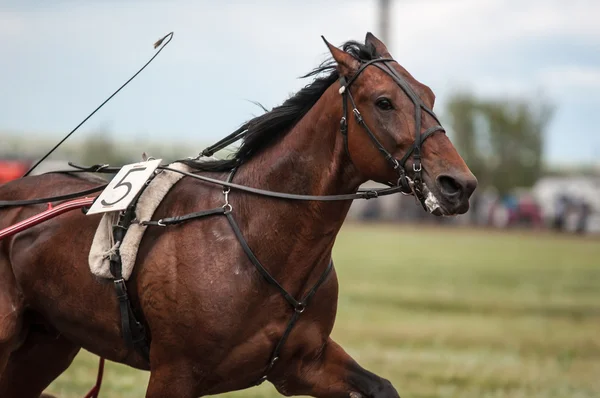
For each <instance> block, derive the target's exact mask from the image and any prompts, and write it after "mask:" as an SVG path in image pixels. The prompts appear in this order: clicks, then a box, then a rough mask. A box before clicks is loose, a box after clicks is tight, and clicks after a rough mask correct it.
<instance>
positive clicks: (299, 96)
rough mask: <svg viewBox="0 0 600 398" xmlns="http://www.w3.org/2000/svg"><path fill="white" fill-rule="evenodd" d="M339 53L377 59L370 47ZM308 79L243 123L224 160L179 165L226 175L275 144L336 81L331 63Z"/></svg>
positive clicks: (348, 47)
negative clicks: (236, 143) (232, 149)
mask: <svg viewBox="0 0 600 398" xmlns="http://www.w3.org/2000/svg"><path fill="white" fill-rule="evenodd" d="M343 49H344V51H346V52H347V53H349V54H351V55H352V56H353V57H354V58H356V59H357V60H359V61H361V62H366V61H370V60H372V59H374V58H376V56H377V54H376V51H375V48H374V46H372V45H365V44H362V43H358V42H356V41H348V42H346V43H344V46H343ZM312 76H315V79H314V80H313V82H312V83H310V84H308V85H307V86H305V87H304V88H302V89H301V90H300V91H298V92H297V93H296V94H294V95H293V96H292V97H290V98H288V99H287V100H286V101H285V102H284V103H283V104H281V105H279V106H277V107H275V108H273V109H272V110H271V111H267V112H266V113H264V114H262V115H260V116H257V117H255V118H254V119H251V120H249V121H247V122H246V123H244V124H243V125H242V129H243V130H245V131H246V134H245V136H244V139H243V141H242V144H241V146H240V147H239V149H238V150H237V151H236V152H235V153H233V154H232V156H230V157H229V158H228V159H223V160H204V159H202V158H201V159H200V160H197V159H185V160H180V162H182V163H185V164H187V165H188V166H190V167H192V168H193V169H195V170H198V171H229V170H231V169H233V168H234V167H236V166H237V165H240V164H242V163H244V162H245V161H246V160H247V159H249V158H250V157H252V156H253V155H255V154H256V153H258V152H259V151H260V150H262V149H264V148H266V147H267V146H269V145H270V144H272V143H273V142H275V140H276V139H277V138H279V137H282V136H283V135H285V134H286V133H287V132H289V131H290V130H291V129H292V128H293V127H294V125H295V124H296V123H298V121H300V119H302V117H304V115H306V113H307V112H308V111H309V110H310V108H312V107H313V105H314V104H315V103H316V102H317V101H318V100H319V98H320V97H321V96H322V95H323V93H324V92H325V90H327V88H328V87H329V86H331V85H332V84H333V83H334V82H335V81H336V80H338V78H339V74H338V71H337V69H336V64H335V61H334V60H333V59H328V60H326V61H325V62H323V63H322V64H321V65H319V66H318V67H317V68H315V69H313V70H312V71H311V72H309V73H307V74H306V75H304V76H302V77H301V78H307V77H312ZM263 109H264V108H263Z"/></svg>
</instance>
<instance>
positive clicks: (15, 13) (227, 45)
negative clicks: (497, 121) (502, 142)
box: [0, 0, 600, 163]
mask: <svg viewBox="0 0 600 398" xmlns="http://www.w3.org/2000/svg"><path fill="white" fill-rule="evenodd" d="M376 5H377V2H376V1H375V0H370V1H369V0H357V1H353V0H345V1H340V0H327V1H316V0H307V1H302V2H284V1H270V0H265V1H218V2H217V1H195V0H172V1H153V0H145V1H141V0H120V1H114V0H109V1H83V0H78V1H75V0H44V1H41V0H37V1H33V0H29V1H26V0H24V1H19V2H17V1H7V0H0V48H1V49H2V56H1V58H2V61H1V62H0V93H1V94H0V131H15V132H30V133H34V134H36V135H47V136H56V137H59V136H60V135H61V134H63V133H65V132H67V131H69V130H70V129H71V128H72V127H74V126H75V125H76V124H77V123H78V122H79V121H80V120H81V119H82V118H83V117H85V116H86V115H87V114H88V113H89V112H90V111H91V110H93V109H94V108H95V107H96V106H97V105H98V104H99V103H100V102H101V101H102V100H103V99H104V98H105V97H106V96H108V95H109V94H110V93H112V91H113V90H114V89H116V88H117V87H118V86H119V85H120V84H121V83H122V82H123V81H125V80H126V79H127V78H128V77H129V76H130V75H131V74H133V73H134V72H135V71H136V70H137V69H138V68H139V67H140V66H141V65H142V64H143V63H144V62H145V61H146V60H147V59H148V58H149V57H150V56H152V54H153V51H154V50H153V49H152V44H153V43H154V41H155V40H156V39H158V38H159V37H161V36H162V35H164V34H166V33H168V32H170V31H174V32H175V37H174V40H173V41H172V43H171V44H170V45H169V46H168V47H167V48H166V49H165V50H164V51H163V53H162V54H161V55H160V56H159V57H158V58H157V59H156V60H155V61H154V63H153V64H152V65H151V66H150V67H149V68H148V69H147V70H146V71H144V73H143V74H142V75H140V76H139V77H138V78H137V79H136V80H134V82H133V83H132V84H131V85H130V86H128V87H127V88H126V89H125V90H124V91H123V92H121V93H120V94H119V96H117V97H116V98H115V99H114V100H113V101H111V102H110V103H109V104H108V105H107V106H106V107H105V108H103V110H101V111H100V112H99V113H98V114H96V115H95V116H94V117H93V118H92V119H91V120H90V121H89V122H88V123H87V124H86V125H85V127H84V128H82V130H81V131H79V132H78V133H77V134H78V137H84V136H85V135H86V134H89V133H90V131H94V130H98V129H107V130H108V131H109V132H110V133H111V135H112V136H113V137H114V138H115V139H120V140H123V141H131V140H137V139H140V138H147V139H151V140H153V141H159V140H161V139H163V140H166V141H174V140H181V141H185V142H189V143H190V145H191V147H190V155H193V154H195V152H196V151H197V150H198V149H200V147H201V146H202V144H204V143H206V142H208V141H213V140H216V139H218V138H219V137H221V136H223V135H226V134H228V133H229V132H231V131H232V130H234V129H235V128H236V127H238V126H239V125H240V124H241V123H242V122H243V121H245V120H246V119H248V118H250V117H252V116H254V115H256V114H258V113H260V110H259V109H258V108H257V107H256V106H255V105H253V104H252V103H251V102H249V101H250V100H254V101H259V102H261V103H262V104H264V105H265V106H266V107H268V108H270V107H272V106H275V105H277V104H279V103H281V102H282V101H283V100H284V99H285V98H287V96H289V95H290V94H291V93H292V92H294V91H296V90H297V89H299V88H300V87H302V86H303V85H304V84H306V83H307V81H305V80H300V79H298V76H300V75H302V74H304V73H306V72H307V71H309V70H310V69H312V68H313V67H314V66H316V65H317V64H318V63H319V62H320V61H322V60H323V59H324V57H325V56H326V55H327V52H326V48H325V46H324V45H323V42H322V41H321V38H320V35H321V34H323V35H325V37H326V38H327V39H328V40H329V41H331V42H332V43H335V44H341V43H342V42H344V41H346V40H348V39H358V40H362V39H363V38H364V35H365V33H366V32H367V31H373V32H374V33H375V34H377V31H378V29H377V13H376ZM599 16H600V2H598V1H594V0H570V1H562V0H560V1H557V0H514V1H513V0H502V1H501V0H485V1H482V0H395V1H394V0H393V8H392V18H391V21H392V26H391V35H390V42H389V45H388V47H389V48H390V50H391V52H392V55H394V57H395V58H396V59H397V60H398V61H399V62H400V63H401V64H402V65H404V66H405V67H406V68H407V69H408V70H409V71H410V72H411V73H412V74H413V75H414V76H415V77H416V78H417V79H419V80H421V81H422V82H423V83H425V84H427V85H429V86H430V87H431V88H432V89H433V90H434V92H435V93H436V95H437V98H438V100H437V103H436V110H437V112H438V113H441V116H442V120H443V117H444V115H443V108H444V100H445V99H446V98H448V96H449V95H450V94H451V93H452V92H453V91H454V90H457V89H468V90H471V91H473V92H474V93H476V94H478V95H481V96H486V97H497V96H503V95H516V96H526V97H528V98H532V99H534V100H535V99H536V98H539V96H540V95H543V96H544V98H547V99H549V100H551V101H552V102H553V103H554V104H555V105H556V106H557V112H556V114H555V115H554V118H553V120H552V122H551V124H550V127H549V130H548V139H547V145H546V148H545V154H546V158H547V160H549V161H551V162H554V163H572V162H587V163H589V162H593V161H595V162H598V159H600V134H599V133H598V130H599V129H600V127H599V126H600V125H599V124H598V122H597V121H596V115H597V114H598V113H599V112H600V94H599V93H600V23H599V22H598V18H599ZM194 142H198V146H197V147H195V146H194V144H193V143H194Z"/></svg>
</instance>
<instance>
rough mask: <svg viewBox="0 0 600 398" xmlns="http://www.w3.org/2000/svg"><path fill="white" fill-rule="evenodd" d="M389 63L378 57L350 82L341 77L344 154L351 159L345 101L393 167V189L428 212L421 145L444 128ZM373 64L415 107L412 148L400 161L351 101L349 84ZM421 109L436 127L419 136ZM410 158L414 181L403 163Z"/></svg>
mask: <svg viewBox="0 0 600 398" xmlns="http://www.w3.org/2000/svg"><path fill="white" fill-rule="evenodd" d="M391 62H396V61H395V60H393V59H391V58H377V59H373V60H371V61H368V62H365V63H363V64H362V65H361V66H360V68H359V69H358V71H356V73H355V74H354V76H352V77H351V78H350V80H346V78H345V77H344V76H342V77H340V86H341V87H340V90H339V92H340V94H341V95H342V107H343V115H342V119H341V121H340V130H341V133H342V136H343V137H344V146H345V148H346V153H347V154H348V157H350V151H349V149H348V99H350V103H351V104H352V113H353V114H354V118H355V119H356V122H357V123H358V124H359V125H361V126H362V127H363V128H364V129H365V131H366V132H367V135H368V136H369V138H370V139H371V141H372V142H373V144H375V147H376V148H377V149H378V150H379V152H381V154H382V155H383V156H384V157H385V160H386V161H387V162H388V163H390V164H391V166H392V168H393V169H394V170H396V171H397V173H398V180H397V182H396V186H398V187H402V189H403V190H402V191H401V192H402V193H404V194H406V195H410V194H411V193H412V194H414V195H415V197H416V198H417V199H418V200H419V202H420V203H421V205H422V206H423V207H424V208H425V210H427V208H426V207H425V196H424V194H423V186H424V185H423V180H422V178H421V171H422V170H423V165H422V163H421V146H422V145H423V142H424V141H425V140H426V139H427V138H429V137H431V136H432V135H433V133H435V132H437V131H441V132H444V133H445V130H444V128H443V127H442V126H441V123H440V121H439V120H438V118H437V116H436V115H435V113H433V111H432V110H431V109H429V108H428V107H427V106H426V105H425V104H424V103H423V101H422V100H421V98H420V97H419V96H418V95H417V94H416V93H415V92H414V90H413V89H412V88H411V87H410V85H409V84H408V82H407V81H406V80H405V79H404V78H403V77H402V76H400V74H399V73H398V72H397V71H396V69H394V68H393V67H392V66H390V63H391ZM369 65H373V66H375V67H377V68H379V69H381V70H382V71H383V72H385V73H386V74H387V75H389V76H390V77H391V78H392V79H393V80H394V81H395V82H396V84H397V85H398V86H400V88H401V89H402V91H404V93H405V94H406V95H407V96H408V98H410V100H411V101H412V102H413V104H414V106H415V141H414V143H413V145H412V146H411V147H410V148H409V149H408V150H407V151H406V153H405V154H404V156H403V157H402V158H401V159H397V158H396V157H394V155H392V154H391V153H390V152H388V150H387V149H385V147H384V146H383V145H382V144H381V142H380V141H379V140H378V139H377V137H376V136H375V134H373V131H371V129H370V128H369V126H367V123H366V122H365V120H364V119H363V117H362V115H361V113H360V112H359V110H358V108H357V107H356V103H355V102H354V98H353V97H352V93H351V92H350V86H351V85H352V83H353V82H354V81H355V80H356V79H357V78H358V76H359V75H360V74H361V73H362V72H363V71H364V70H365V69H366V68H367V66H369ZM421 110H424V111H425V112H426V113H428V114H429V115H431V117H433V118H434V119H435V121H436V122H437V123H438V125H437V126H433V127H430V128H429V129H427V130H426V131H425V132H424V133H423V134H421V114H422V113H421ZM410 155H413V172H414V175H413V179H412V180H411V179H410V177H408V176H407V173H406V168H405V164H406V161H407V160H408V158H409V157H410ZM350 159H352V158H351V157H350Z"/></svg>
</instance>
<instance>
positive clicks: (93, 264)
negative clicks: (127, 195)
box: [88, 163, 191, 280]
mask: <svg viewBox="0 0 600 398" xmlns="http://www.w3.org/2000/svg"><path fill="white" fill-rule="evenodd" d="M169 167H170V168H172V169H177V170H181V171H186V172H190V171H191V169H190V168H189V167H188V166H186V165H185V164H183V163H172V164H170V165H169ZM182 177H184V175H183V174H180V173H176V172H173V171H168V170H162V171H161V172H160V173H159V174H157V175H156V176H155V177H154V179H153V180H152V181H151V182H150V184H149V185H148V186H147V187H146V189H145V190H144V191H143V192H142V194H141V195H140V198H139V200H138V202H137V205H136V208H135V215H136V217H135V218H136V219H137V220H139V221H150V220H151V219H152V216H153V215H154V212H155V211H156V209H157V208H158V205H160V203H161V202H162V200H163V198H164V197H165V196H166V195H167V193H168V192H169V190H170V189H171V187H173V185H175V183H176V182H177V181H179V180H180V179H181V178H182ZM118 218H119V212H112V213H106V214H104V215H103V216H102V219H101V220H100V224H99V225H98V228H97V229H96V233H95V235H94V239H93V241H92V246H91V248H90V253H89V256H88V262H89V266H90V271H91V272H92V274H94V275H96V276H97V277H100V278H108V279H114V276H113V275H112V274H111V272H110V260H109V259H110V256H111V254H112V253H114V251H115V250H117V249H118V250H119V252H120V254H121V262H122V267H123V279H125V280H128V279H129V277H130V276H131V273H132V272H133V266H134V265H135V260H136V258H137V252H138V248H139V246H140V242H141V241H142V237H143V236H144V232H145V231H146V228H147V226H145V225H140V224H137V223H136V224H131V225H130V226H129V228H128V229H127V232H126V234H125V237H124V238H123V242H122V243H121V245H120V246H119V245H115V243H114V240H113V234H112V227H113V225H115V224H116V223H117V221H118Z"/></svg>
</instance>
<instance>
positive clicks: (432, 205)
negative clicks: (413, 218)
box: [423, 184, 441, 213]
mask: <svg viewBox="0 0 600 398" xmlns="http://www.w3.org/2000/svg"><path fill="white" fill-rule="evenodd" d="M423 190H424V191H425V200H424V202H423V203H424V204H425V207H426V208H427V210H428V211H429V212H430V213H433V212H434V211H436V210H437V209H440V210H441V206H440V202H439V200H438V198H436V197H435V195H434V194H433V192H431V190H430V189H429V188H428V187H427V184H423Z"/></svg>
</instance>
